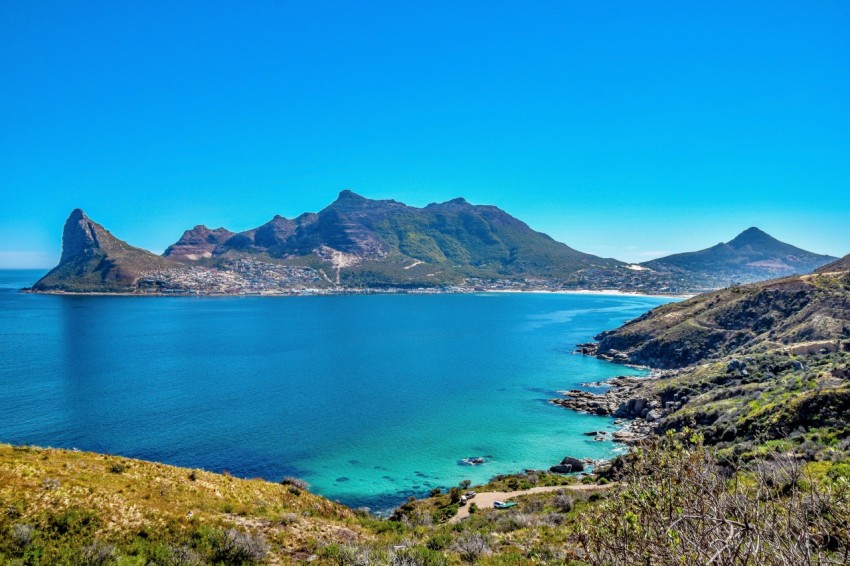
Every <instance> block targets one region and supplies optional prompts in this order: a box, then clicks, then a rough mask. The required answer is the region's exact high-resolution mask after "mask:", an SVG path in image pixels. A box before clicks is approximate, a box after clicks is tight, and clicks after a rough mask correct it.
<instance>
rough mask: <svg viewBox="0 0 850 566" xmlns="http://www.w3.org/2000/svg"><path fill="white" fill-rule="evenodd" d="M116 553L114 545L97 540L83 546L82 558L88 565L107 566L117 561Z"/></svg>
mask: <svg viewBox="0 0 850 566" xmlns="http://www.w3.org/2000/svg"><path fill="white" fill-rule="evenodd" d="M115 554H116V553H115V547H114V546H113V545H111V544H104V543H102V542H99V541H95V542H93V543H92V544H90V545H88V546H84V547H83V548H82V550H81V551H80V558H81V560H82V562H83V564H85V565H86V566H105V565H106V564H112V563H113V562H115V560H116V556H115Z"/></svg>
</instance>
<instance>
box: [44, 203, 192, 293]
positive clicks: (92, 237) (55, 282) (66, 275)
mask: <svg viewBox="0 0 850 566" xmlns="http://www.w3.org/2000/svg"><path fill="white" fill-rule="evenodd" d="M177 266H178V264H176V263H175V262H173V261H171V260H169V259H166V258H163V257H161V256H158V255H156V254H153V253H151V252H148V251H145V250H143V249H141V248H135V247H133V246H131V245H129V244H127V243H126V242H123V241H121V240H119V239H118V238H116V237H115V236H113V235H112V234H111V233H110V232H109V231H108V230H106V229H105V228H104V227H103V226H101V225H100V224H98V223H96V222H93V221H92V220H91V219H90V218H89V217H88V216H86V214H85V212H83V211H82V210H80V209H76V210H74V211H73V212H71V215H70V216H69V217H68V220H67V221H66V222H65V228H64V230H63V232H62V257H61V259H60V260H59V265H57V266H56V267H55V268H53V269H52V270H51V271H50V272H49V273H48V274H47V275H45V276H44V277H42V278H41V279H40V280H39V281H38V282H37V283H36V284H35V285H34V286H33V289H34V290H36V291H70V292H111V293H116V292H118V293H120V292H132V291H135V290H136V289H137V284H138V281H139V279H140V278H141V277H143V276H144V275H146V274H148V273H150V272H153V271H156V270H161V269H168V268H171V267H177Z"/></svg>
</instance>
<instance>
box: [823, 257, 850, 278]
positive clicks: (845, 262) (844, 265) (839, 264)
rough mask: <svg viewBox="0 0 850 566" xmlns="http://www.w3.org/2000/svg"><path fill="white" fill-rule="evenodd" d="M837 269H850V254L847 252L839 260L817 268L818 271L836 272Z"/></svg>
mask: <svg viewBox="0 0 850 566" xmlns="http://www.w3.org/2000/svg"><path fill="white" fill-rule="evenodd" d="M836 271H850V254H847V255H846V256H844V257H842V258H841V259H839V260H838V261H833V262H832V263H828V264H826V265H824V266H823V267H819V268H818V269H817V270H816V272H817V273H834V272H836Z"/></svg>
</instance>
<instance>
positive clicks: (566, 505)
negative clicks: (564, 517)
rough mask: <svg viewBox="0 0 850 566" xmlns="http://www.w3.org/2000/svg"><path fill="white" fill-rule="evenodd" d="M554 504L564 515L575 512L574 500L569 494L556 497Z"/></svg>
mask: <svg viewBox="0 0 850 566" xmlns="http://www.w3.org/2000/svg"><path fill="white" fill-rule="evenodd" d="M553 503H554V504H555V508H556V509H558V511H560V512H562V513H569V512H570V511H572V510H573V506H574V505H575V501H574V500H573V498H572V497H571V496H569V495H567V494H561V495H557V496H555V500H554V501H553Z"/></svg>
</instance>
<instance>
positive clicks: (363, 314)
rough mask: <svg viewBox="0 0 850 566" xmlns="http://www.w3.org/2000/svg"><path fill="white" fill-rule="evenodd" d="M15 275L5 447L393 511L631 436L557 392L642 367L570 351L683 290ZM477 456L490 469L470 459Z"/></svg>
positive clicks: (6, 307)
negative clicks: (540, 290)
mask: <svg viewBox="0 0 850 566" xmlns="http://www.w3.org/2000/svg"><path fill="white" fill-rule="evenodd" d="M39 275H40V274H39V273H35V272H8V271H7V272H0V441H2V442H8V443H16V444H19V443H28V444H36V445H42V446H58V447H76V448H79V449H83V450H94V451H99V452H107V453H115V454H122V455H126V456H132V457H137V458H144V459H150V460H157V461H163V462H167V463H171V464H178V465H182V466H191V467H200V468H205V469H208V470H214V471H221V470H224V469H226V470H229V471H230V472H231V473H233V474H234V475H238V476H244V477H255V476H260V477H264V478H267V479H271V480H279V479H280V478H281V477H283V476H287V475H295V476H299V477H302V478H304V479H305V480H306V481H308V482H309V483H310V485H311V489H312V490H313V491H315V492H317V493H321V494H323V495H325V496H327V497H330V498H332V499H338V500H340V501H342V502H343V503H346V504H349V505H352V506H368V507H370V508H372V509H374V510H382V509H388V508H391V507H393V506H395V505H397V504H398V503H399V502H401V501H402V500H404V499H405V498H406V497H407V496H408V495H411V494H414V495H421V494H422V493H424V492H427V491H428V490H430V489H431V488H432V487H445V486H450V485H454V484H456V483H457V482H459V481H460V480H462V479H471V480H473V481H474V482H481V481H485V480H486V479H488V478H489V477H491V476H493V475H495V474H498V473H507V472H513V471H518V470H521V469H523V468H544V467H548V466H550V465H552V464H554V463H556V462H557V461H559V460H560V459H561V458H562V457H563V456H565V455H573V456H578V457H585V456H587V457H592V458H600V457H605V456H609V455H610V454H611V451H612V450H614V449H615V448H616V447H615V445H612V444H611V443H609V442H594V441H593V439H592V438H590V437H587V436H584V435H582V433H583V432H585V431H588V430H597V429H602V428H611V427H612V425H611V419H609V418H607V417H596V416H590V415H579V414H575V413H572V412H570V411H567V410H565V409H562V408H560V407H556V406H553V405H551V404H549V403H548V402H547V400H548V399H551V398H552V397H554V396H555V392H556V391H558V390H564V389H570V388H572V387H575V386H577V385H578V384H580V383H582V382H589V381H598V380H601V379H605V378H608V377H612V376H615V375H623V374H639V373H640V372H638V371H635V370H631V369H629V368H624V367H622V366H617V365H614V364H609V363H606V362H602V361H600V360H596V359H593V358H586V357H582V356H578V355H574V354H572V353H571V351H572V349H573V346H574V345H575V344H576V343H578V342H583V341H587V340H590V339H591V338H592V336H593V335H594V334H596V333H597V332H599V331H601V330H604V329H608V328H612V327H615V326H617V325H619V324H621V323H622V322H624V321H626V320H628V319H631V318H634V317H636V316H638V315H640V314H641V313H643V312H645V311H646V310H648V309H650V308H652V307H654V306H657V305H659V304H662V303H664V302H667V301H669V299H662V298H649V297H622V296H599V295H554V294H492V293H489V294H480V295H386V296H332V297H277V298H270V297H240V298H237V297H232V298H231V297H228V298H191V297H103V296H102V297H59V296H40V295H28V294H21V293H18V292H16V291H15V289H16V288H18V287H20V286H23V285H28V284H31V283H32V282H34V281H35V280H36V279H37V278H38V276H39ZM467 456H485V457H486V458H487V463H485V464H483V465H481V466H476V467H469V466H464V465H461V464H459V463H458V461H459V460H460V459H461V458H464V457H467Z"/></svg>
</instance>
